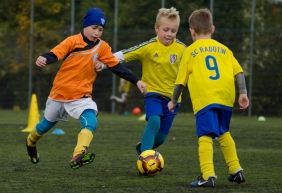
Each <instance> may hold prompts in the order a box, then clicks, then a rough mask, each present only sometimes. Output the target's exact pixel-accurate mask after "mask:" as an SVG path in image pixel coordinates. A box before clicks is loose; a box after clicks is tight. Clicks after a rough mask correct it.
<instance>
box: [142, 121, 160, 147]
mask: <svg viewBox="0 0 282 193" xmlns="http://www.w3.org/2000/svg"><path fill="white" fill-rule="evenodd" d="M160 122H161V121H160V116H157V115H154V116H150V117H149V119H148V123H147V125H146V127H145V130H144V134H143V137H142V139H141V146H140V150H141V152H143V151H145V150H149V149H153V146H154V141H155V136H156V134H157V133H158V131H159V129H160Z"/></svg>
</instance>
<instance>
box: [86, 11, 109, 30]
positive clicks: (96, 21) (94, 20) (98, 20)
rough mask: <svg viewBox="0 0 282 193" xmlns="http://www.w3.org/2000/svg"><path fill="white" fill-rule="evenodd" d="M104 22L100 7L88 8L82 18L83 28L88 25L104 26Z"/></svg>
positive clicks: (104, 17)
mask: <svg viewBox="0 0 282 193" xmlns="http://www.w3.org/2000/svg"><path fill="white" fill-rule="evenodd" d="M105 24H106V16H105V14H104V12H103V11H102V9H100V8H96V7H94V8H90V9H89V10H88V11H87V13H86V15H85V16H84V18H83V28H85V27H88V26H90V25H100V26H102V27H105Z"/></svg>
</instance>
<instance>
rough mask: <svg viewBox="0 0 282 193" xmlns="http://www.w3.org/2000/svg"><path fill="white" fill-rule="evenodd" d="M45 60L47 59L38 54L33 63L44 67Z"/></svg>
mask: <svg viewBox="0 0 282 193" xmlns="http://www.w3.org/2000/svg"><path fill="white" fill-rule="evenodd" d="M46 61H47V59H46V58H45V57H43V56H39V57H38V58H37V59H36V62H35V64H36V66H38V67H44V66H46Z"/></svg>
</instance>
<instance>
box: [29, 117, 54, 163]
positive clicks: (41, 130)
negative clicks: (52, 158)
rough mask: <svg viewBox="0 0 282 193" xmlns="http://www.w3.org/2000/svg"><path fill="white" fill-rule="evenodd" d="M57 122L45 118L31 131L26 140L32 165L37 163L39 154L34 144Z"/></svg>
mask: <svg viewBox="0 0 282 193" xmlns="http://www.w3.org/2000/svg"><path fill="white" fill-rule="evenodd" d="M56 123H57V122H50V121H48V120H47V119H46V118H45V117H43V119H42V120H41V121H40V122H39V123H38V124H37V125H36V128H35V129H34V130H32V131H31V132H30V133H29V135H28V136H27V139H26V147H27V152H28V155H29V157H30V160H31V162H32V163H34V164H36V163H38V162H39V154H38V153H37V148H36V143H37V141H38V140H39V139H40V138H41V137H42V135H43V134H45V133H46V132H47V131H49V130H50V129H51V128H52V127H53V126H54V125H55V124H56Z"/></svg>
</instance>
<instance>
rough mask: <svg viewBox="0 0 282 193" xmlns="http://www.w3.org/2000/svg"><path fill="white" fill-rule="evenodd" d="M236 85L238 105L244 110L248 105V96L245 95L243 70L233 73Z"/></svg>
mask: <svg viewBox="0 0 282 193" xmlns="http://www.w3.org/2000/svg"><path fill="white" fill-rule="evenodd" d="M235 78H236V82H237V86H238V89H239V99H238V103H239V105H240V109H242V110H245V109H247V108H248V106H249V103H250V102H249V98H248V96H247V87H246V82H245V76H244V73H243V72H240V73H238V74H236V75H235Z"/></svg>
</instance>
